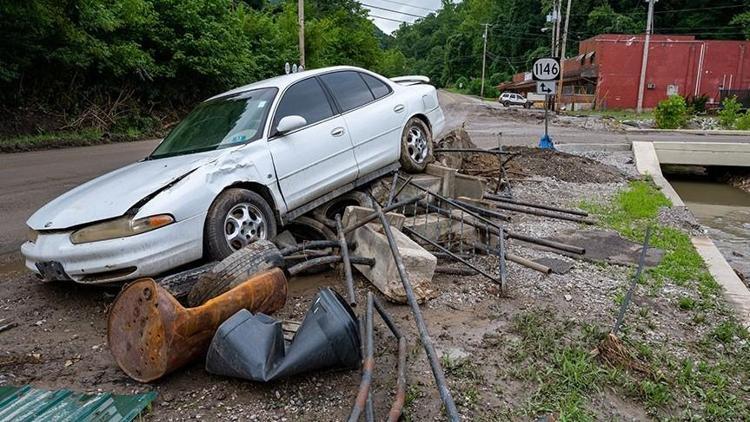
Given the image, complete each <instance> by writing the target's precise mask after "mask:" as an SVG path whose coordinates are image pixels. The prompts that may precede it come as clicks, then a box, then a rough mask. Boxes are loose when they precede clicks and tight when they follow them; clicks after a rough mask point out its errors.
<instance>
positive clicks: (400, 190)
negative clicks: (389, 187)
mask: <svg viewBox="0 0 750 422" xmlns="http://www.w3.org/2000/svg"><path fill="white" fill-rule="evenodd" d="M413 178H414V176H409V177H408V178H407V179H406V182H404V184H403V185H401V187H400V188H398V190H397V191H396V193H395V194H394V195H393V199H394V200H395V199H397V198H398V196H399V195H401V192H403V190H404V188H406V186H407V185H408V184H409V182H411V179H413ZM388 205H391V204H388Z"/></svg>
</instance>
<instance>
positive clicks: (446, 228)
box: [404, 210, 475, 241]
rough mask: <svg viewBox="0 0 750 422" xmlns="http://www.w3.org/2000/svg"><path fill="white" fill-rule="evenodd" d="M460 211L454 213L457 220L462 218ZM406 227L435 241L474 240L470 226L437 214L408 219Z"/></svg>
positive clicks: (472, 228) (472, 229)
mask: <svg viewBox="0 0 750 422" xmlns="http://www.w3.org/2000/svg"><path fill="white" fill-rule="evenodd" d="M459 213H460V211H457V210H455V211H453V212H452V214H454V215H455V216H456V218H460V214H459ZM404 227H408V228H410V229H412V230H414V231H415V232H416V233H419V234H421V235H422V236H425V237H427V238H428V239H433V240H440V241H443V240H448V239H449V238H450V239H454V240H455V241H458V239H459V238H463V239H464V240H465V241H467V240H469V239H471V238H473V235H474V231H475V230H474V227H472V226H470V225H469V224H463V226H462V224H461V222H460V221H455V220H451V219H450V218H447V217H445V216H442V215H440V214H437V213H431V214H422V215H419V216H417V217H415V218H407V219H406V222H405V223H404Z"/></svg>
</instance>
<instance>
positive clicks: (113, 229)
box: [70, 214, 174, 245]
mask: <svg viewBox="0 0 750 422" xmlns="http://www.w3.org/2000/svg"><path fill="white" fill-rule="evenodd" d="M172 223H174V217H172V216H171V215H169V214H161V215H154V216H151V217H145V218H139V219H137V220H134V219H133V218H132V217H120V218H118V219H115V220H110V221H105V222H104V223H98V224H94V225H91V226H88V227H84V228H82V229H80V230H76V231H74V232H73V233H72V234H71V235H70V241H71V242H72V243H73V244H75V245H77V244H79V243H89V242H98V241H100V240H109V239H117V238H120V237H128V236H134V235H136V234H141V233H145V232H148V231H151V230H155V229H158V228H159V227H164V226H166V225H169V224H172Z"/></svg>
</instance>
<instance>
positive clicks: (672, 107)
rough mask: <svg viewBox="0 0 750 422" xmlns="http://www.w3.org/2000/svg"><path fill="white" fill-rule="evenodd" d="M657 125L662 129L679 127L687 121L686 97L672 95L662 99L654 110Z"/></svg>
mask: <svg viewBox="0 0 750 422" xmlns="http://www.w3.org/2000/svg"><path fill="white" fill-rule="evenodd" d="M654 117H655V118H656V126H657V127H659V128H660V129H679V128H681V127H683V126H685V123H687V118H688V112H687V104H686V103H685V99H684V98H682V97H681V96H679V95H672V96H670V97H669V98H667V99H666V100H664V101H661V102H660V103H659V105H658V106H657V107H656V111H655V112H654Z"/></svg>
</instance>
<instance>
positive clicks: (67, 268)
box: [21, 66, 445, 283]
mask: <svg viewBox="0 0 750 422" xmlns="http://www.w3.org/2000/svg"><path fill="white" fill-rule="evenodd" d="M341 70H352V71H357V72H362V73H367V74H370V75H372V76H375V77H376V78H378V79H379V80H381V81H382V82H383V83H385V84H387V85H388V86H389V87H390V88H391V89H392V92H391V93H390V94H388V95H386V96H384V97H382V98H379V99H376V100H375V101H373V102H371V103H368V104H366V105H363V106H361V107H359V108H357V109H354V110H350V111H348V112H345V113H342V114H337V115H335V116H334V117H332V118H329V119H327V120H323V121H321V122H318V123H316V124H313V125H309V126H307V127H304V128H301V129H299V130H297V131H294V132H292V133H289V134H285V135H279V136H275V137H272V138H270V139H269V136H270V133H271V128H270V125H271V124H270V122H271V121H272V119H273V114H274V111H275V110H276V107H277V106H278V103H279V101H280V99H281V98H282V96H283V93H284V92H285V90H286V88H288V87H289V86H290V85H292V84H293V83H295V82H297V81H300V80H302V79H305V78H308V77H310V76H314V75H318V74H323V73H327V72H334V71H341ZM402 79H403V80H402V81H401V83H403V85H402V84H400V83H396V82H394V81H391V80H387V79H384V78H383V77H381V76H379V75H377V74H374V73H372V72H369V71H366V70H364V69H359V68H353V67H345V66H344V67H334V68H326V69H318V70H312V71H305V72H301V73H297V74H291V75H284V76H279V77H276V78H271V79H268V80H264V81H259V82H256V83H254V84H250V85H246V86H244V87H240V88H236V89H234V90H231V91H228V92H225V93H223V94H221V95H218V96H216V97H212V98H211V99H214V98H219V97H222V96H226V95H232V94H237V93H241V92H244V91H247V90H251V89H257V88H266V87H273V88H277V89H278V94H277V95H276V97H275V98H274V100H273V104H272V105H271V112H270V113H269V115H268V117H267V123H266V126H265V132H264V136H262V137H261V138H260V139H258V140H256V141H253V142H250V143H247V144H243V145H238V146H232V147H228V148H224V149H218V150H214V151H209V152H201V153H192V154H186V155H179V156H173V157H166V158H157V159H150V160H144V161H139V162H137V163H134V164H131V165H129V166H126V167H123V168H121V169H118V170H115V171H113V172H111V173H108V174H105V175H103V176H100V177H98V178H96V179H94V180H91V181H89V182H87V183H84V184H83V185H81V186H79V187H77V188H74V189H72V190H70V191H69V192H67V193H65V194H63V195H61V196H60V197H58V198H56V199H54V200H52V201H51V202H49V203H48V204H47V205H45V206H43V207H42V208H40V209H39V210H38V211H37V212H35V213H34V214H33V215H32V216H31V217H30V218H29V219H28V221H27V224H28V226H29V227H30V228H32V229H34V230H35V231H37V239H36V241H34V242H30V241H27V242H26V243H24V244H23V245H22V247H21V251H22V253H23V255H24V256H25V258H26V267H27V268H28V269H29V270H31V271H33V272H36V273H39V270H38V269H37V267H36V264H37V263H46V262H50V261H54V262H57V263H59V264H61V265H62V268H63V269H64V272H65V273H66V274H67V275H68V276H69V277H70V278H71V279H73V280H74V281H77V282H81V283H110V282H116V281H122V280H128V279H134V278H137V277H144V276H155V275H158V274H161V273H163V272H165V271H168V270H170V269H173V268H176V267H178V266H180V265H183V264H187V263H189V262H192V261H195V260H197V259H200V258H201V257H202V256H203V231H204V224H205V221H206V215H207V213H208V210H209V208H210V207H211V204H212V203H213V201H214V200H215V199H216V197H217V196H218V195H219V194H220V193H221V192H222V191H224V190H225V189H227V188H230V187H232V186H241V187H245V188H253V187H262V188H264V189H265V190H266V191H267V192H268V194H269V196H270V197H271V198H272V199H273V202H274V203H273V204H271V206H272V208H274V210H275V211H276V213H277V217H279V218H283V216H284V215H286V213H288V212H289V211H292V210H294V209H295V208H297V207H299V206H300V205H303V204H306V203H308V202H310V201H312V200H315V199H317V198H318V197H320V196H322V195H324V194H326V193H328V192H330V191H332V190H333V189H335V188H337V187H340V186H343V185H344V184H346V183H349V182H351V181H353V180H355V179H356V178H357V177H362V176H365V175H367V174H370V173H372V172H374V171H377V170H379V169H382V168H384V167H386V166H388V165H391V164H393V163H395V162H397V161H398V159H399V156H400V147H401V145H400V140H401V135H402V132H403V128H404V125H405V124H406V122H407V121H408V120H409V119H410V118H412V117H415V116H417V117H420V118H423V119H425V120H427V122H428V124H429V126H430V128H431V130H432V132H433V136H437V135H438V134H440V133H441V132H442V130H443V128H444V126H445V117H444V115H443V112H442V110H441V108H440V106H439V104H438V102H437V92H436V90H435V88H434V87H432V86H430V85H425V84H424V82H425V81H424V78H423V77H411V76H410V77H405V78H402ZM412 83H417V84H416V85H411V84H412ZM401 105H403V109H401V107H398V109H399V110H400V111H397V106H401ZM338 128H343V129H344V133H343V135H342V136H332V134H331V133H332V132H333V131H334V130H335V129H338ZM128 212H130V213H135V215H134V218H142V217H148V216H153V215H158V214H170V215H172V216H173V217H174V219H175V222H174V223H172V224H170V225H168V226H165V227H162V228H159V229H156V230H153V231H149V232H146V233H142V234H138V235H135V236H130V237H124V238H119V239H111V240H104V241H97V242H91V243H83V244H73V243H72V242H71V241H70V235H71V234H72V233H73V231H74V230H76V229H78V228H80V227H84V226H87V225H90V224H93V223H95V222H101V221H103V220H109V219H114V218H118V217H121V216H123V215H125V214H126V213H128ZM130 268H135V269H134V270H133V271H132V272H127V271H129V269H130ZM118 271H119V272H118Z"/></svg>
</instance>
